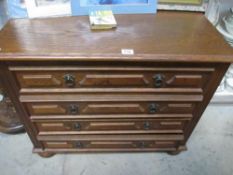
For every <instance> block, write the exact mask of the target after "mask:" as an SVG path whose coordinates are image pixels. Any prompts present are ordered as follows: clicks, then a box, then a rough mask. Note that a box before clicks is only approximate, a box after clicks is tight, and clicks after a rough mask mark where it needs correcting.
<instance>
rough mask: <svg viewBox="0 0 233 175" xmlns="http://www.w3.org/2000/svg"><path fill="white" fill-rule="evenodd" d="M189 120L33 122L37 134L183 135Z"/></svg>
mask: <svg viewBox="0 0 233 175" xmlns="http://www.w3.org/2000/svg"><path fill="white" fill-rule="evenodd" d="M189 121H190V119H182V118H181V119H145V120H142V119H138V120H135V119H132V120H127V119H121V120H119V119H118V120H116V119H115V120H103V119H99V120H72V121H64V120H50V121H48V120H42V121H35V122H34V124H35V125H36V127H37V130H38V132H39V134H42V135H49V134H50V135H51V134H53V135H56V134H59V132H60V134H61V133H62V134H124V133H183V130H184V128H185V126H186V124H187V123H188V122H189Z"/></svg>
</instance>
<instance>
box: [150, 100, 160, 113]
mask: <svg viewBox="0 0 233 175" xmlns="http://www.w3.org/2000/svg"><path fill="white" fill-rule="evenodd" d="M157 111H158V105H157V104H155V103H151V104H149V113H151V114H154V113H156V112H157Z"/></svg>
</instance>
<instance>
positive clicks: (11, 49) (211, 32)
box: [0, 12, 233, 62]
mask: <svg viewBox="0 0 233 175" xmlns="http://www.w3.org/2000/svg"><path fill="white" fill-rule="evenodd" d="M116 20H117V23H118V27H117V28H116V29H114V30H106V31H91V30H90V24H89V20H88V17H87V16H84V17H63V18H50V19H18V20H11V21H9V22H8V23H7V25H6V26H5V27H4V28H3V29H2V31H1V32H0V48H1V51H0V60H6V61H10V60H38V59H40V60H43V59H44V60H54V59H56V60H87V59H88V60H93V59H94V60H115V59H120V60H122V59H123V60H135V59H138V60H151V61H161V60H163V61H207V62H233V50H232V48H230V46H228V44H227V43H226V42H225V41H224V39H223V38H222V36H221V35H220V34H219V33H218V32H217V30H216V29H215V28H214V27H213V26H212V25H211V24H210V23H209V22H208V21H207V19H206V18H205V16H204V15H203V14H200V13H191V12H158V13H157V14H156V15H149V14H145V15H116ZM122 49H133V50H134V55H122V54H121V50H122Z"/></svg>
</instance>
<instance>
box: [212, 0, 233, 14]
mask: <svg viewBox="0 0 233 175" xmlns="http://www.w3.org/2000/svg"><path fill="white" fill-rule="evenodd" d="M210 1H211V0H210ZM231 7H233V0H221V7H220V11H221V13H220V16H221V17H223V16H224V15H226V13H228V12H229V10H230V8H231Z"/></svg>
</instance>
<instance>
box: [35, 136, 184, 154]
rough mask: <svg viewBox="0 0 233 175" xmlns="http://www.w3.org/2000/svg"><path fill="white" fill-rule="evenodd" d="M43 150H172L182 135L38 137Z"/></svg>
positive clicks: (181, 138)
mask: <svg viewBox="0 0 233 175" xmlns="http://www.w3.org/2000/svg"><path fill="white" fill-rule="evenodd" d="M38 138H39V140H41V142H42V144H43V146H44V148H45V149H55V150H63V151H65V150H67V151H69V150H75V151H114V150H116V151H117V150H121V149H122V150H124V149H125V150H130V149H131V150H138V149H145V150H146V149H148V150H150V149H157V150H172V149H174V148H176V147H177V145H178V144H179V141H181V140H183V135H151V134H149V135H122V136H121V135H111V136H110V135H101V136H96V135H91V136H38Z"/></svg>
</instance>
